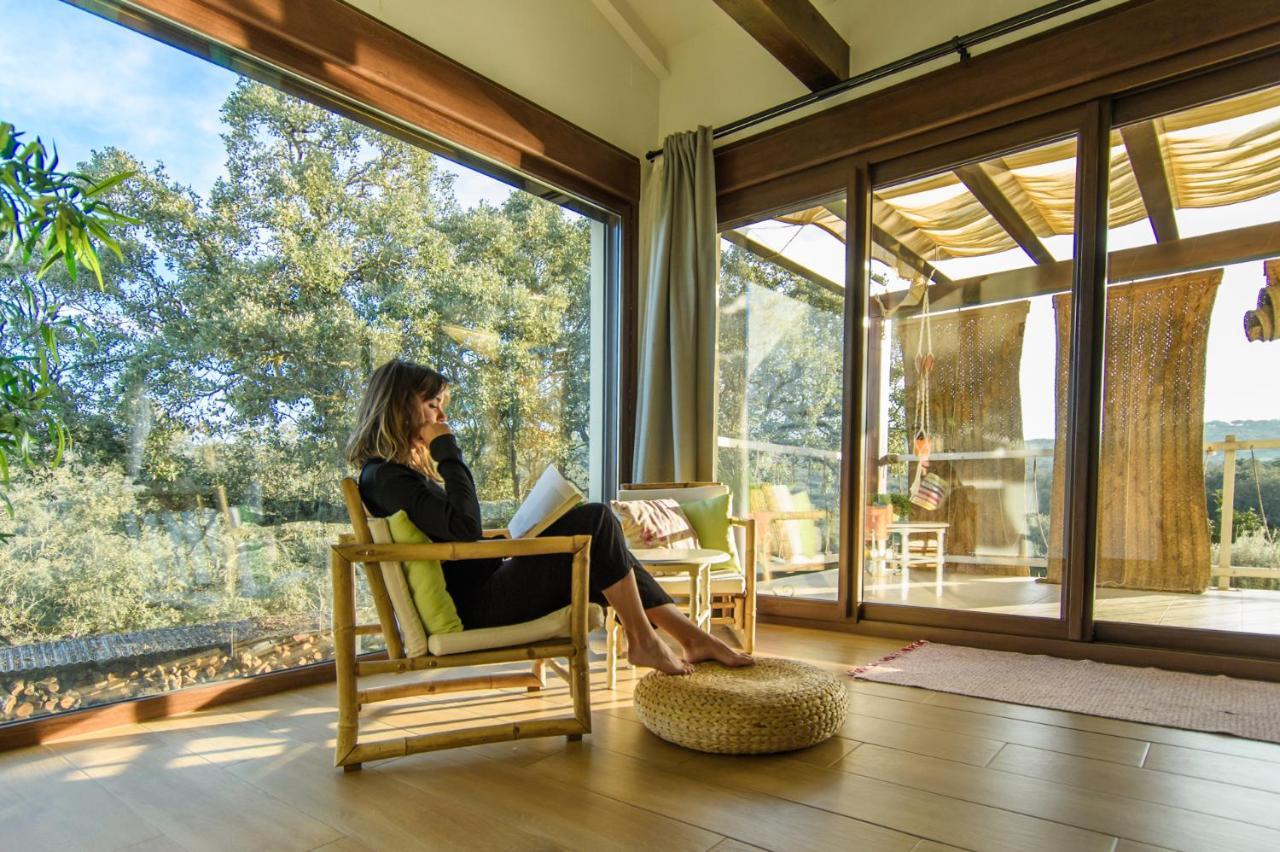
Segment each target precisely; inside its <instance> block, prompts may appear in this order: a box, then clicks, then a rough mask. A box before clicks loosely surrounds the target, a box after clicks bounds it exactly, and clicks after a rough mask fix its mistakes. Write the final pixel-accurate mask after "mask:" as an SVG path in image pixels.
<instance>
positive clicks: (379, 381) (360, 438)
mask: <svg viewBox="0 0 1280 852" xmlns="http://www.w3.org/2000/svg"><path fill="white" fill-rule="evenodd" d="M448 387H449V380H448V379H446V378H445V377H444V376H442V375H440V374H439V373H437V372H436V371H435V370H433V369H431V368H430V367H424V366H422V365H421V364H414V363H411V362H409V361H401V360H399V359H396V360H393V361H388V362H387V363H385V364H383V365H382V366H381V367H379V368H378V369H376V370H374V371H373V375H372V376H370V377H369V386H368V387H367V388H365V392H364V398H363V399H361V400H360V411H359V413H358V414H357V415H356V428H355V432H353V433H352V435H351V440H349V441H347V461H348V462H350V463H351V465H352V466H353V467H356V468H359V467H363V466H364V463H365V462H367V461H368V460H369V459H373V458H382V459H386V460H387V461H393V462H397V463H399V464H403V465H406V466H408V467H412V468H414V469H415V470H419V471H421V472H422V473H425V474H426V475H427V476H430V477H431V478H432V479H436V480H438V479H440V474H439V473H437V472H436V465H435V461H434V460H433V459H432V458H431V454H430V453H428V452H427V449H426V447H421V446H418V445H417V444H416V439H417V436H418V432H419V431H421V429H422V427H423V425H425V423H426V420H425V418H424V416H423V413H422V403H423V402H425V401H426V400H429V399H434V398H435V397H437V396H439V395H440V394H442V393H444V392H445V390H446V389H447V388H448Z"/></svg>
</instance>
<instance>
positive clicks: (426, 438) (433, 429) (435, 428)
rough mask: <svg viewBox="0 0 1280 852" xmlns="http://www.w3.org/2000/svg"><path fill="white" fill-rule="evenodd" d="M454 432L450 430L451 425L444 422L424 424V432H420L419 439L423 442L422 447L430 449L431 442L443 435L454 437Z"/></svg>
mask: <svg viewBox="0 0 1280 852" xmlns="http://www.w3.org/2000/svg"><path fill="white" fill-rule="evenodd" d="M452 434H453V430H452V429H450V428H449V424H448V423H446V422H444V421H437V422H435V423H424V424H423V426H422V430H421V431H420V432H418V437H419V439H420V440H421V441H422V446H424V447H430V446H431V442H432V441H434V440H435V439H436V438H439V437H440V436H441V435H452Z"/></svg>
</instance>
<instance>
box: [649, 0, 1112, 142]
mask: <svg viewBox="0 0 1280 852" xmlns="http://www.w3.org/2000/svg"><path fill="white" fill-rule="evenodd" d="M1097 2H1099V0H1057V2H1054V3H1046V4H1045V5H1043V6H1037V7H1036V8H1034V9H1031V10H1030V11H1027V12H1023V13H1022V14H1021V15H1014V16H1013V17H1012V18H1005V19H1004V20H1003V21H997V22H996V23H994V24H991V25H990V26H986V27H983V28H982V29H979V30H974V31H973V32H971V33H967V34H965V35H958V36H954V37H953V38H951V39H950V40H949V41H944V42H942V43H941V44H936V45H934V46H933V47H927V48H925V49H924V50H921V51H917V52H916V53H913V54H911V55H910V56H904V57H903V58H902V59H898V60H895V61H893V62H890V63H888V64H886V65H881V66H880V67H879V68H872V69H871V70H870V71H864V72H862V73H861V74H858V75H857V76H855V77H850V78H848V79H847V80H841V81H840V82H838V83H833V84H832V85H830V86H827V87H826V88H825V89H819V90H818V91H816V92H809V93H808V94H805V95H801V96H800V97H798V98H793V99H792V100H789V101H785V102H784V103H780V104H777V105H776V106H772V107H769V108H768V109H766V110H761V111H760V112H757V113H754V114H752V115H749V116H747V117H746V118H740V119H738V120H737V121H731V122H729V123H728V124H725V125H721V126H720V127H717V128H715V129H714V130H713V131H712V132H711V138H713V139H720V138H721V137H724V136H728V135H729V134H730V133H737V132H738V131H741V130H746V129H747V128H748V127H754V126H755V125H757V124H762V123H764V122H766V121H769V120H770V119H773V118H778V117H779V116H782V115H786V114H787V113H789V112H793V111H795V110H798V109H800V108H801V107H806V106H809V105H810V104H816V103H819V102H821V101H825V100H826V99H827V98H832V97H835V96H836V95H839V94H841V93H843V92H847V91H849V90H850V89H856V88H858V87H859V86H865V85H866V84H867V83H872V82H874V81H876V80H879V79H881V78H883V77H889V76H891V75H893V74H897V73H898V72H899V71H906V70H908V69H910V68H914V67H916V66H917V65H923V64H925V63H926V62H932V61H933V60H935V59H941V58H943V57H944V56H947V55H949V54H952V53H955V54H958V55H959V56H960V61H961V62H963V61H965V60H967V59H968V58H969V48H970V47H973V46H974V45H976V44H982V43H983V42H985V41H990V40H991V39H994V38H999V37H1000V36H1003V35H1008V34H1009V33H1012V32H1016V31H1017V30H1020V29H1023V28H1025V27H1029V26H1032V25H1034V24H1038V23H1040V22H1042V21H1047V20H1049V19H1051V18H1056V17H1057V16H1059V15H1064V14H1066V13H1067V12H1074V11H1075V10H1076V9H1080V8H1083V7H1085V6H1091V5H1093V4H1094V3H1097ZM644 156H645V159H647V160H649V161H653V160H655V159H657V158H658V157H661V156H662V149H661V148H659V149H657V150H654V151H650V152H649V153H647V154H645V155H644Z"/></svg>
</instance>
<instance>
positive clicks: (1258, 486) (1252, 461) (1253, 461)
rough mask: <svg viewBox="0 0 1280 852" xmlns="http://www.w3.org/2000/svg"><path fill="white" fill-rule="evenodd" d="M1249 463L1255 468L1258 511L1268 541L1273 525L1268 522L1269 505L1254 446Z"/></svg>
mask: <svg viewBox="0 0 1280 852" xmlns="http://www.w3.org/2000/svg"><path fill="white" fill-rule="evenodd" d="M1249 463H1250V466H1251V467H1252V468H1253V487H1254V488H1255V489H1256V490H1257V492H1258V513H1259V514H1261V515H1262V537H1263V538H1264V539H1266V540H1267V541H1270V540H1271V527H1270V526H1269V525H1268V524H1267V507H1266V505H1265V504H1263V502H1262V480H1261V479H1260V478H1259V477H1258V456H1257V454H1256V453H1254V451H1253V446H1252V445H1250V447H1249Z"/></svg>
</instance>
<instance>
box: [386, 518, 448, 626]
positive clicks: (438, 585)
mask: <svg viewBox="0 0 1280 852" xmlns="http://www.w3.org/2000/svg"><path fill="white" fill-rule="evenodd" d="M387 528H388V529H390V530H391V540H392V541H394V542H395V543H396V544H429V543H430V542H431V539H429V538H427V536H426V534H425V533H423V532H422V530H420V529H418V528H417V527H416V526H414V523H413V521H411V520H409V516H408V515H406V514H405V511H404V509H401V510H400V511H399V512H396V513H395V514H394V515H392V516H391V517H389V518H387ZM404 578H405V581H406V582H407V583H408V584H409V591H410V592H412V593H413V604H414V606H416V607H417V608H418V617H419V618H421V619H422V625H423V626H424V627H426V628H427V633H429V634H430V633H458V632H460V631H461V630H462V619H460V618H458V609H457V607H455V606H454V605H453V598H451V597H449V592H448V590H447V589H445V587H444V568H442V567H441V566H440V560H439V559H417V560H414V561H412V562H409V561H406V562H405V563H404Z"/></svg>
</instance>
